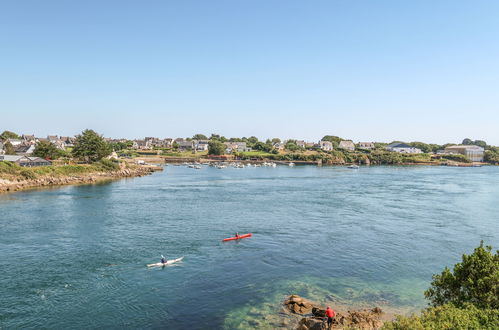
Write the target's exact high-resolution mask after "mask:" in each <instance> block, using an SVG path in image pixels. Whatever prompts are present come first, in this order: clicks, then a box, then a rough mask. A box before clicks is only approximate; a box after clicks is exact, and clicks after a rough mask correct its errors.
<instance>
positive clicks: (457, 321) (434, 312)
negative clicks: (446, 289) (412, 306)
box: [383, 304, 499, 330]
mask: <svg viewBox="0 0 499 330" xmlns="http://www.w3.org/2000/svg"><path fill="white" fill-rule="evenodd" d="M408 329H415V330H416V329H417V330H419V329H421V330H423V329H449V330H450V329H491V330H492V329H499V310H497V309H479V308H477V307H476V306H474V305H472V304H466V305H464V306H463V307H462V308H458V307H455V306H454V305H452V304H446V305H443V306H438V307H431V308H428V309H426V310H425V311H423V313H422V314H421V316H410V317H405V316H398V317H397V319H396V320H395V321H392V322H387V323H385V324H384V325H383V330H408Z"/></svg>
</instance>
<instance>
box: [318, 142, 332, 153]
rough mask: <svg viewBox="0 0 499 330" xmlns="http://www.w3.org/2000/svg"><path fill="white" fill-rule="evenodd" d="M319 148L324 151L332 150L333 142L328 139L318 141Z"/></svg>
mask: <svg viewBox="0 0 499 330" xmlns="http://www.w3.org/2000/svg"><path fill="white" fill-rule="evenodd" d="M319 145H320V148H321V149H322V150H324V151H332V150H333V144H332V143H331V142H330V141H322V140H321V141H319Z"/></svg>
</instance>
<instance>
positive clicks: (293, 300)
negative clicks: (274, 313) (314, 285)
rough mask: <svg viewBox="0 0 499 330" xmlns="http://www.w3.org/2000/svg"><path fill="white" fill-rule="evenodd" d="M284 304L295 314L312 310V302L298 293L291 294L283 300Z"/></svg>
mask: <svg viewBox="0 0 499 330" xmlns="http://www.w3.org/2000/svg"><path fill="white" fill-rule="evenodd" d="M284 306H285V307H286V308H287V309H288V310H289V311H290V312H292V313H295V314H308V313H310V312H311V311H312V308H313V307H314V303H313V302H311V301H310V300H307V299H305V298H302V297H300V296H298V295H291V296H289V297H288V299H286V301H285V302H284Z"/></svg>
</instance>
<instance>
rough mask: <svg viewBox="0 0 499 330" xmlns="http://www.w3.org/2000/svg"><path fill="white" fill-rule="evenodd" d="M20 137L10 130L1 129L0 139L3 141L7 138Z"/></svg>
mask: <svg viewBox="0 0 499 330" xmlns="http://www.w3.org/2000/svg"><path fill="white" fill-rule="evenodd" d="M20 138H21V137H20V136H19V135H17V134H16V133H14V132H11V131H3V133H2V134H0V141H5V140H7V139H20Z"/></svg>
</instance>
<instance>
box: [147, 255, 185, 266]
mask: <svg viewBox="0 0 499 330" xmlns="http://www.w3.org/2000/svg"><path fill="white" fill-rule="evenodd" d="M182 259H184V257H180V258H177V259H173V260H167V261H166V262H165V263H162V262H158V263H156V264H149V265H147V267H161V266H167V265H171V264H174V263H176V262H179V261H182Z"/></svg>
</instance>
